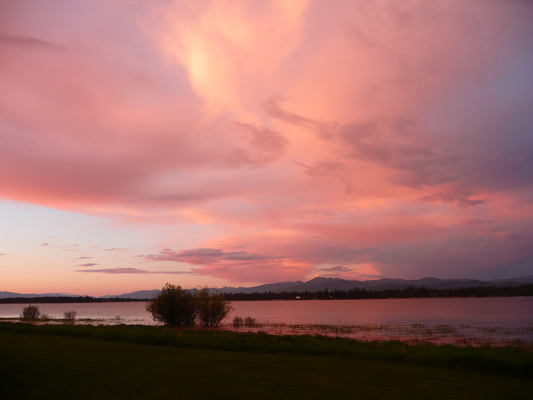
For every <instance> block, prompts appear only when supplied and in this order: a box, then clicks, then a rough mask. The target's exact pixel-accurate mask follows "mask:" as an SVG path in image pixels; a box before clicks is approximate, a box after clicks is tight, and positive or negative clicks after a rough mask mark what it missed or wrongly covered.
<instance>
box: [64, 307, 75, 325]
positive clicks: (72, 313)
mask: <svg viewBox="0 0 533 400" xmlns="http://www.w3.org/2000/svg"><path fill="white" fill-rule="evenodd" d="M76 315H78V313H77V312H76V311H75V310H70V311H65V312H64V313H63V318H64V319H65V320H67V321H70V322H73V321H75V320H76Z"/></svg>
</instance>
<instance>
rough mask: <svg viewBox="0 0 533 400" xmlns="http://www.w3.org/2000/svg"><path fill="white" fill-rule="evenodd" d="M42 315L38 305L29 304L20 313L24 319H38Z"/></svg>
mask: <svg viewBox="0 0 533 400" xmlns="http://www.w3.org/2000/svg"><path fill="white" fill-rule="evenodd" d="M40 315H41V310H39V307H37V306H27V307H24V308H23V309H22V313H21V314H20V317H21V318H24V319H37V318H39V316H40Z"/></svg>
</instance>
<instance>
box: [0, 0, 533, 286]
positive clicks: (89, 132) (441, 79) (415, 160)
mask: <svg viewBox="0 0 533 400" xmlns="http://www.w3.org/2000/svg"><path fill="white" fill-rule="evenodd" d="M531 274H533V2H532V1H527V0H523V1H520V0H469V1H464V0H446V1H444V0H442V1H437V0H432V1H426V0H413V1H395V0H390V1H389V0H376V1H371V0H360V1H356V0H349V1H342V0H333V1H321V0H315V1H312V0H309V1H307V0H283V1H281V0H280V1H252V0H247V1H244V0H243V1H238V0H236V1H230V2H228V1H216V0H215V1H208V0H206V1H204V0H199V1H192V0H191V1H185V0H180V1H171V0H152V1H146V0H99V1H97V0H79V1H70V0H45V1H43V0H35V1H31V0H25V1H20V0H0V291H12V292H22V293H43V292H68V293H75V294H81V295H85V294H88V295H104V294H120V293H124V292H131V291H134V290H141V289H155V288H160V287H162V286H163V285H164V284H165V283H166V282H171V283H175V284H179V285H181V286H184V287H186V288H190V287H195V286H198V285H200V286H205V285H208V286H216V287H222V286H226V285H228V286H253V285H257V284H262V283H270V282H279V281H293V280H308V279H311V278H313V277H315V276H324V277H340V278H344V279H360V280H366V279H377V278H404V279H418V278H423V277H427V276H433V277H437V278H476V279H485V280H488V279H498V278H509V277H518V276H523V275H531Z"/></svg>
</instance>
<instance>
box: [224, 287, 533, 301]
mask: <svg viewBox="0 0 533 400" xmlns="http://www.w3.org/2000/svg"><path fill="white" fill-rule="evenodd" d="M224 296H225V298H226V300H228V301H239V300H294V299H301V300H333V299H335V300H352V299H353V300H355V299H407V298H430V297H515V296H533V284H525V285H520V286H494V285H492V286H480V287H464V288H453V289H431V288H427V287H424V286H409V287H406V288H403V289H383V290H367V289H360V288H353V289H349V290H338V289H335V290H327V289H325V290H318V291H307V290H306V291H303V292H302V291H291V292H263V293H260V292H257V293H224Z"/></svg>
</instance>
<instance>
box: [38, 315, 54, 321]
mask: <svg viewBox="0 0 533 400" xmlns="http://www.w3.org/2000/svg"><path fill="white" fill-rule="evenodd" d="M40 318H41V319H42V320H43V321H49V320H51V319H52V317H50V315H48V314H45V313H41V316H40Z"/></svg>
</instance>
